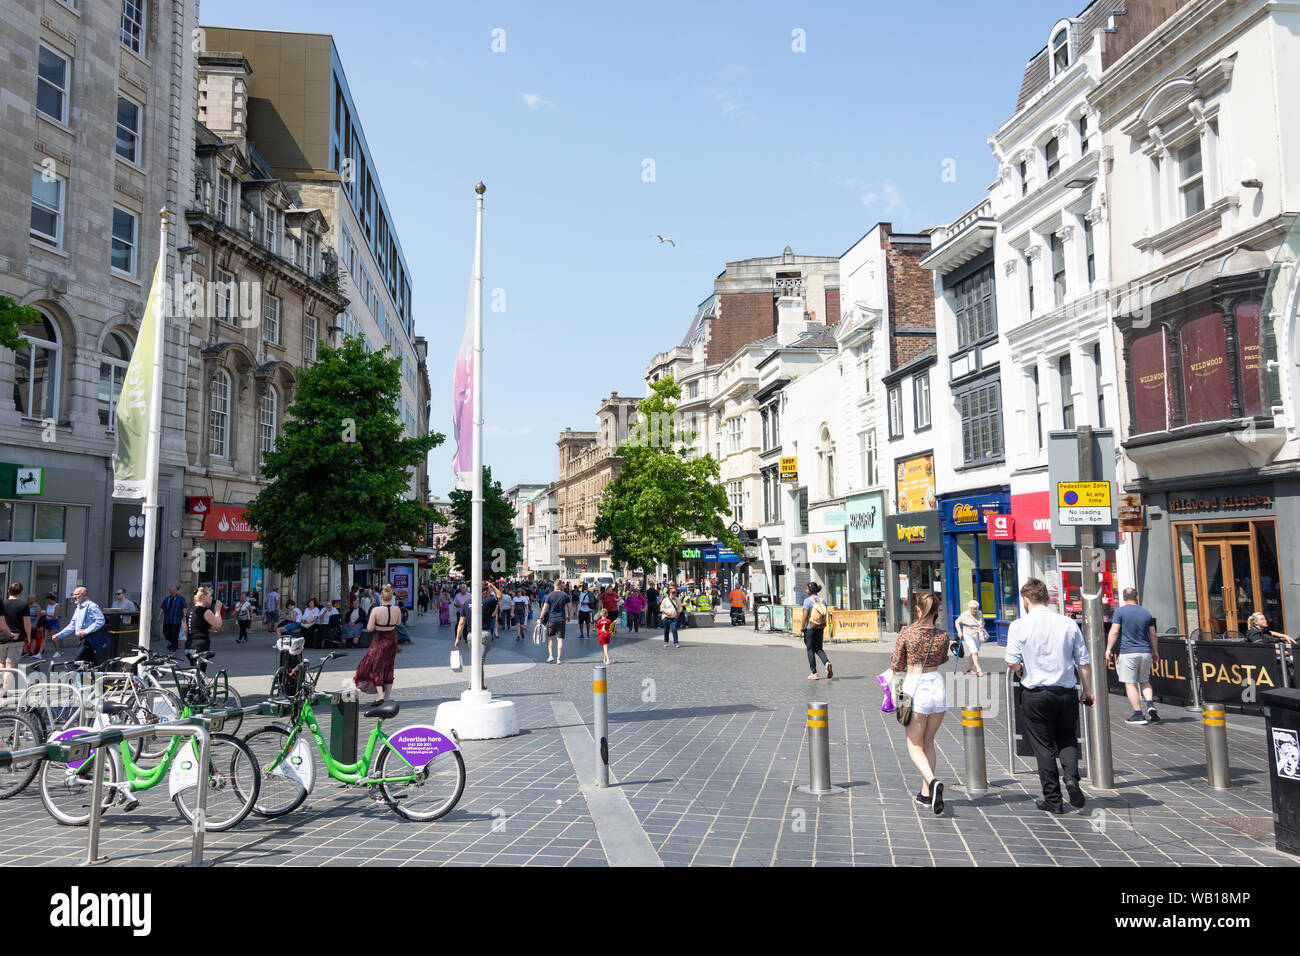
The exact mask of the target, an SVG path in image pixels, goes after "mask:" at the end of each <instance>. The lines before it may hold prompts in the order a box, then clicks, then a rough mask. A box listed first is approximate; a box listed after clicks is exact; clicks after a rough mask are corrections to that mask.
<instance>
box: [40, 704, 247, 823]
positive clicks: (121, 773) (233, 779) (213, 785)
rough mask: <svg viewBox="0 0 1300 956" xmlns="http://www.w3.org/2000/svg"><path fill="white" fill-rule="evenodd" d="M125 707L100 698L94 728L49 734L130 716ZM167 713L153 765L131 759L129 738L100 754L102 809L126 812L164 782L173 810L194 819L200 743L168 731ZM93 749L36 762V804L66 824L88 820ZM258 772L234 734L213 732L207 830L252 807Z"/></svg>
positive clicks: (236, 819)
mask: <svg viewBox="0 0 1300 956" xmlns="http://www.w3.org/2000/svg"><path fill="white" fill-rule="evenodd" d="M130 712H131V710H130V707H129V706H128V705H126V704H121V703H118V702H116V701H103V702H102V706H101V710H100V713H99V715H98V716H97V717H96V720H95V725H94V726H93V727H71V728H69V729H67V730H64V731H63V732H61V733H59V734H57V735H55V736H54V737H52V738H50V742H51V743H55V742H58V741H61V740H65V739H68V738H71V737H76V736H78V735H80V734H86V733H93V732H95V731H98V730H103V729H106V728H107V727H108V726H109V720H110V719H111V717H112V716H113V715H114V714H128V715H129V714H130ZM193 714H194V710H193V707H192V706H191V702H190V701H188V700H187V701H186V702H185V704H184V708H183V709H182V711H181V713H180V717H181V719H183V718H186V717H190V716H193ZM172 719H175V718H169V717H162V718H161V722H160V723H159V725H158V734H159V735H160V736H163V737H167V736H170V737H171V742H170V743H169V744H168V746H167V749H166V750H165V751H163V753H162V761H161V762H160V763H159V764H158V765H157V766H154V767H148V768H144V767H141V766H139V765H138V764H136V763H135V761H134V760H133V759H132V757H131V742H130V741H127V740H123V741H122V742H121V743H120V744H119V745H118V748H117V749H114V748H112V747H109V749H108V751H107V752H106V753H105V754H104V756H105V758H106V759H105V760H104V786H103V805H102V810H107V809H108V808H109V807H111V806H112V805H113V804H114V803H119V802H120V803H121V804H122V805H123V807H124V809H126V810H128V811H129V810H134V809H135V808H136V807H138V806H139V805H140V801H139V800H137V799H136V797H135V794H136V792H138V791H140V790H149V789H151V788H153V787H156V786H158V785H159V784H161V783H162V782H163V781H164V780H166V781H167V788H168V793H169V795H170V796H171V798H172V802H174V803H175V804H176V809H177V810H179V811H180V813H181V816H183V817H184V818H185V819H186V821H188V822H189V823H193V822H194V815H195V811H196V810H197V808H198V782H199V743H198V741H197V740H195V739H192V738H186V737H183V735H181V734H170V735H169V734H168V733H167V729H166V725H167V724H168V723H170V722H171V720H172ZM94 754H95V751H94V750H93V749H92V750H91V751H90V754H89V756H87V757H86V758H85V759H84V760H74V761H71V762H69V763H67V764H61V763H54V762H52V761H48V760H47V761H45V762H44V763H43V764H41V802H42V803H44V804H45V809H46V810H47V811H49V814H50V816H52V817H54V819H55V820H57V821H59V822H60V823H63V824H66V825H68V826H84V825H85V824H86V823H88V822H90V809H91V803H92V801H93V800H94V796H93V794H94V790H93V786H94V783H95V776H94V767H95V759H94ZM260 783H261V776H260V774H259V773H258V768H257V761H256V759H254V757H253V754H252V752H251V751H250V750H249V749H248V747H246V746H245V745H244V743H243V742H242V741H241V740H240V739H239V738H238V737H232V736H230V735H229V734H215V733H214V734H212V735H211V739H210V742H209V749H208V802H207V813H206V816H205V819H204V826H203V828H204V829H205V830H208V831H220V830H229V829H230V828H231V827H234V826H238V825H239V824H240V823H241V822H243V820H244V818H245V817H247V816H248V814H249V812H250V811H251V810H252V809H253V804H254V802H255V801H256V800H257V795H258V791H259V789H260Z"/></svg>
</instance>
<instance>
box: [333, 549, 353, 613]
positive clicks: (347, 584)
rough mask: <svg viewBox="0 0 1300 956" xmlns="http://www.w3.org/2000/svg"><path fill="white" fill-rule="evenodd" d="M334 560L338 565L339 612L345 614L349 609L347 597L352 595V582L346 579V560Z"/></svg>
mask: <svg viewBox="0 0 1300 956" xmlns="http://www.w3.org/2000/svg"><path fill="white" fill-rule="evenodd" d="M335 560H336V561H338V563H339V610H340V611H342V612H344V613H345V614H346V613H347V610H348V608H350V607H351V605H350V604H349V603H348V595H349V594H350V593H352V581H351V580H350V579H349V577H348V559H347V558H346V557H343V558H336V559H335Z"/></svg>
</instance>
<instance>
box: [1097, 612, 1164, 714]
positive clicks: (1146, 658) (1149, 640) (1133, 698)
mask: <svg viewBox="0 0 1300 956" xmlns="http://www.w3.org/2000/svg"><path fill="white" fill-rule="evenodd" d="M1137 601H1138V593H1137V588H1125V589H1124V603H1123V604H1122V605H1121V606H1120V607H1119V608H1117V609H1116V611H1115V614H1114V616H1113V617H1112V618H1111V625H1110V634H1109V635H1108V639H1107V641H1106V659H1107V660H1110V655H1111V652H1112V651H1113V650H1114V647H1115V641H1116V640H1118V641H1119V657H1118V658H1117V659H1116V661H1115V674H1116V676H1118V677H1119V679H1120V680H1121V681H1123V682H1124V690H1125V691H1126V692H1127V693H1128V702H1129V703H1130V704H1131V705H1132V706H1133V713H1132V714H1131V715H1130V716H1129V718H1128V719H1127V720H1126V721H1124V723H1126V724H1147V723H1151V722H1154V721H1157V720H1159V719H1160V715H1159V714H1157V713H1156V705H1155V698H1154V694H1153V692H1152V690H1151V666H1152V665H1153V664H1155V663H1156V662H1158V661H1159V660H1160V654H1159V653H1158V652H1157V650H1156V619H1155V618H1153V617H1152V616H1151V612H1149V611H1148V610H1147V609H1146V608H1144V607H1143V606H1142V605H1140V604H1138V602H1137ZM1144 703H1145V704H1146V714H1143V713H1142V709H1143V708H1142V705H1143V704H1144Z"/></svg>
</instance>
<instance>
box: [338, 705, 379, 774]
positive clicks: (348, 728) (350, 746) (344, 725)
mask: <svg viewBox="0 0 1300 956" xmlns="http://www.w3.org/2000/svg"><path fill="white" fill-rule="evenodd" d="M360 716H361V705H360V703H358V701H357V699H356V695H355V694H354V695H352V696H351V699H347V698H346V697H345V696H344V695H343V694H341V693H339V694H334V695H333V696H332V697H331V698H330V754H331V755H332V756H333V757H334V760H335V761H336V762H338V763H356V762H357V723H358V721H359V720H360ZM375 756H376V758H378V756H379V755H378V754H376V755H375Z"/></svg>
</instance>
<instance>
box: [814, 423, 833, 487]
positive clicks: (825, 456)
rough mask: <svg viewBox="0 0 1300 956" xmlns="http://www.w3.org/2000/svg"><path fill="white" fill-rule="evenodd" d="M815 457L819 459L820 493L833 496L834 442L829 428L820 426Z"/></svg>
mask: <svg viewBox="0 0 1300 956" xmlns="http://www.w3.org/2000/svg"><path fill="white" fill-rule="evenodd" d="M817 457H818V458H819V459H821V472H822V495H823V497H826V498H834V497H835V443H834V442H832V441H831V432H830V429H829V428H822V435H821V447H820V448H819V449H818V450H817Z"/></svg>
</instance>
